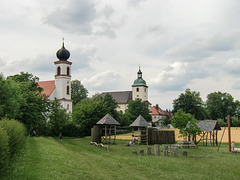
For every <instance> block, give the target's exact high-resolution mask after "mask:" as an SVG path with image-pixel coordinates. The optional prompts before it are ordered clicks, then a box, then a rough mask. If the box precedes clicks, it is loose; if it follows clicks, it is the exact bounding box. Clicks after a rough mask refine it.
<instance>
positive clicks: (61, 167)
mask: <svg viewBox="0 0 240 180" xmlns="http://www.w3.org/2000/svg"><path fill="white" fill-rule="evenodd" d="M90 140H91V139H90V137H86V138H68V137H65V138H64V139H63V141H62V142H60V141H58V139H57V138H52V137H36V138H31V137H28V138H27V140H26V148H25V149H24V150H22V151H21V153H19V154H18V155H17V157H16V161H15V163H13V165H12V166H11V167H9V169H8V171H7V172H6V175H5V176H4V177H1V179H7V180H9V179H14V180H15V179H89V180H90V179H163V178H164V179H239V178H240V161H239V159H240V154H231V153H227V152H228V146H227V144H222V146H221V148H220V151H219V152H217V147H203V146H200V147H199V148H198V149H179V151H180V153H181V151H183V150H184V151H188V157H187V158H184V157H182V156H181V154H180V153H179V156H178V157H177V158H176V157H172V156H171V154H169V157H164V156H163V152H161V155H160V156H154V155H151V156H147V155H144V156H140V155H134V154H132V151H139V150H141V149H144V151H145V149H146V146H143V145H141V146H139V145H136V146H135V147H126V146H125V143H126V140H118V141H117V145H110V151H109V152H107V151H106V150H105V149H103V148H100V147H96V146H94V145H90V144H89V142H90ZM237 146H240V144H236V147H237ZM152 149H153V147H152ZM161 149H162V146H161Z"/></svg>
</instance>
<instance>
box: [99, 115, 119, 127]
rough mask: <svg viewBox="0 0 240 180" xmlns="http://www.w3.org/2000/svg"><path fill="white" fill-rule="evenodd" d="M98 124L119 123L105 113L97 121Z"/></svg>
mask: <svg viewBox="0 0 240 180" xmlns="http://www.w3.org/2000/svg"><path fill="white" fill-rule="evenodd" d="M97 124H99V125H120V123H119V122H118V121H117V120H115V119H114V118H113V117H112V116H110V115H109V114H106V115H105V116H104V117H103V118H102V119H100V121H98V122H97Z"/></svg>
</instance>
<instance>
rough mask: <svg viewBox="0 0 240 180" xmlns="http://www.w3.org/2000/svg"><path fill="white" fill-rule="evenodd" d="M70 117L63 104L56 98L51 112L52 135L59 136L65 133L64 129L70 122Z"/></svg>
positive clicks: (50, 125) (52, 103)
mask: <svg viewBox="0 0 240 180" xmlns="http://www.w3.org/2000/svg"><path fill="white" fill-rule="evenodd" d="M69 119H70V116H69V114H68V113H67V110H66V109H64V108H63V107H62V105H61V103H60V102H59V101H58V100H57V99H56V98H55V99H54V101H53V102H51V112H50V114H49V121H48V126H49V128H50V134H51V135H54V136H56V135H58V134H59V133H60V132H62V131H63V127H64V126H66V125H67V124H68V122H69Z"/></svg>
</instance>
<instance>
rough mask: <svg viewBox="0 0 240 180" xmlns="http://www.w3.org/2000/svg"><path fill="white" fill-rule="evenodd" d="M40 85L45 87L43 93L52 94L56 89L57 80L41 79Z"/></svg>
mask: <svg viewBox="0 0 240 180" xmlns="http://www.w3.org/2000/svg"><path fill="white" fill-rule="evenodd" d="M38 85H39V86H40V87H41V88H43V91H42V93H43V94H46V95H47V96H50V95H51V94H52V92H53V90H54V89H55V81H54V80H52V81H41V82H38Z"/></svg>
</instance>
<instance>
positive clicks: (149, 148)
mask: <svg viewBox="0 0 240 180" xmlns="http://www.w3.org/2000/svg"><path fill="white" fill-rule="evenodd" d="M146 151H147V155H151V154H152V151H151V147H148V146H147V150H146Z"/></svg>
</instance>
